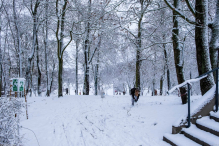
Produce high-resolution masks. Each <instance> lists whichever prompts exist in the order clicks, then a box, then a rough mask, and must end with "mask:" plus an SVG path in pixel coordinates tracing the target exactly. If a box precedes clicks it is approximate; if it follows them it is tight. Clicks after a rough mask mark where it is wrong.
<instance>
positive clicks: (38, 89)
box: [36, 34, 41, 96]
mask: <svg viewBox="0 0 219 146" xmlns="http://www.w3.org/2000/svg"><path fill="white" fill-rule="evenodd" d="M36 51H37V53H36V54H37V73H38V77H37V93H38V95H39V96H41V70H40V59H39V43H38V34H37V35H36Z"/></svg>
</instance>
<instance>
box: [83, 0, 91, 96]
mask: <svg viewBox="0 0 219 146" xmlns="http://www.w3.org/2000/svg"><path fill="white" fill-rule="evenodd" d="M90 13H91V0H89V1H88V20H87V24H86V38H85V42H84V59H85V61H84V89H83V95H89V90H90V87H89V86H90V85H89V84H90V83H89V69H90V68H89V53H90V22H89V21H90Z"/></svg>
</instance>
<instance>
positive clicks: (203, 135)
mask: <svg viewBox="0 0 219 146" xmlns="http://www.w3.org/2000/svg"><path fill="white" fill-rule="evenodd" d="M182 131H184V132H186V133H188V134H189V135H192V136H193V137H196V138H198V139H199V140H201V141H203V142H205V143H208V144H209V145H212V146H213V145H214V146H216V145H218V144H219V138H218V137H217V136H215V135H214V134H211V133H209V132H205V131H203V130H200V129H198V128H197V127H196V126H195V125H193V124H191V126H190V127H189V128H183V129H182Z"/></svg>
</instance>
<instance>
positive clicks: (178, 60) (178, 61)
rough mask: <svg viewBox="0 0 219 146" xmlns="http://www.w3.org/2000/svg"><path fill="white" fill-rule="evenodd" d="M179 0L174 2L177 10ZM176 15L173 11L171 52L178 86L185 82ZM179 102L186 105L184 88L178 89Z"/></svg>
mask: <svg viewBox="0 0 219 146" xmlns="http://www.w3.org/2000/svg"><path fill="white" fill-rule="evenodd" d="M179 3H180V0H174V6H175V7H176V8H177V9H178V8H179ZM178 18H179V16H178V14H177V13H176V12H175V11H173V30H172V32H173V37H172V39H173V50H174V60H175V67H176V74H177V80H178V84H181V83H183V82H184V81H185V78H184V73H183V65H184V61H183V58H182V51H181V46H180V42H179V24H178ZM180 94H181V100H182V104H186V103H187V91H186V87H181V88H180Z"/></svg>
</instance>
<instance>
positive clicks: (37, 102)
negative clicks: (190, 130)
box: [21, 95, 187, 146]
mask: <svg viewBox="0 0 219 146" xmlns="http://www.w3.org/2000/svg"><path fill="white" fill-rule="evenodd" d="M130 104H131V101H130V97H129V96H106V98H104V99H101V98H100V96H73V95H72V96H64V97H62V98H57V97H53V98H52V97H50V98H44V97H35V98H29V99H28V105H29V107H28V110H29V119H28V120H26V119H25V115H23V117H22V120H21V125H22V126H23V127H24V128H28V129H31V130H32V131H34V133H35V134H36V137H37V139H38V142H39V145H40V146H48V145H51V146H124V145H125V146H140V145H141V146H150V145H151V146H160V145H167V144H166V143H164V142H163V141H162V138H163V135H164V133H171V127H172V123H174V121H175V120H176V119H177V118H178V117H180V114H181V113H182V112H184V111H186V108H187V107H186V106H185V105H181V103H180V98H179V97H172V96H166V97H165V96H163V97H160V96H157V97H141V98H140V100H139V102H138V105H135V106H134V107H131V106H130ZM24 128H23V129H22V130H21V133H22V135H23V143H24V145H25V146H37V145H38V142H37V140H36V138H35V136H34V134H33V132H31V131H30V130H27V129H24Z"/></svg>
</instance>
